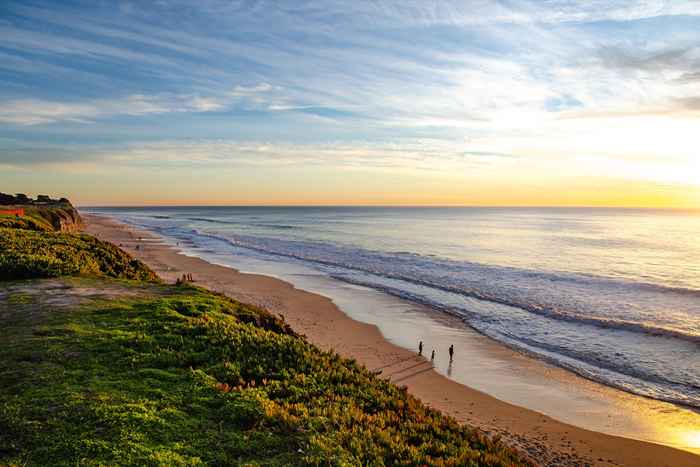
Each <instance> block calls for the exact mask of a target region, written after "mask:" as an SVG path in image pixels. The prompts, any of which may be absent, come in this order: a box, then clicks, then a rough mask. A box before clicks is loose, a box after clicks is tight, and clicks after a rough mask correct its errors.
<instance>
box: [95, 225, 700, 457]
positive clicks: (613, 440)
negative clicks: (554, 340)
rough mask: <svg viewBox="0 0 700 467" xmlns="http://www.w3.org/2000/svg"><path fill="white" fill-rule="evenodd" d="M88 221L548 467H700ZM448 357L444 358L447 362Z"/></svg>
mask: <svg viewBox="0 0 700 467" xmlns="http://www.w3.org/2000/svg"><path fill="white" fill-rule="evenodd" d="M84 217H85V221H86V231H87V232H88V233H91V234H93V235H96V236H97V237H98V238H101V239H103V240H108V241H110V242H112V243H115V244H117V245H120V246H121V247H122V248H124V249H125V250H126V251H128V252H130V253H132V254H134V255H135V256H136V257H137V258H139V259H141V260H142V261H144V262H145V263H146V264H148V265H149V266H151V267H152V268H153V269H154V270H155V271H156V272H157V273H158V274H159V275H160V276H161V277H162V278H163V279H164V280H166V281H168V282H174V281H175V280H176V279H177V278H179V277H180V276H182V274H184V273H188V274H192V276H193V278H194V280H195V283H196V284H198V285H201V286H204V287H207V288H209V289H212V290H215V291H219V292H223V293H225V294H227V295H229V296H231V297H233V298H235V299H237V300H240V301H242V302H245V303H252V304H255V305H259V306H262V307H264V308H266V309H268V310H270V311H271V312H273V313H275V314H280V315H282V316H283V317H284V318H285V320H286V321H287V322H288V323H289V324H290V325H291V326H292V328H293V329H295V330H296V331H297V332H299V333H300V334H303V335H305V336H306V337H307V339H309V341H311V342H312V343H314V344H316V345H317V346H318V347H320V348H322V349H325V350H334V351H336V352H338V353H339V354H341V355H343V356H346V357H350V358H354V359H356V360H357V361H358V362H360V363H362V364H363V365H365V366H366V367H368V368H370V369H373V370H375V371H377V372H381V373H380V375H381V376H383V377H389V378H390V379H391V380H392V381H394V382H395V383H396V384H399V385H405V386H406V387H407V388H408V390H409V391H410V392H411V393H412V394H414V395H415V396H417V397H418V398H420V399H421V400H423V401H424V402H425V403H427V404H429V405H431V406H432V407H435V408H437V409H440V410H441V411H443V412H445V413H447V414H449V415H452V416H454V417H455V418H456V419H457V420H459V421H461V422H464V423H467V424H469V425H472V426H475V427H478V428H480V429H482V430H484V431H485V432H487V433H489V434H490V435H493V436H496V435H498V436H501V437H502V438H503V439H504V440H505V441H506V442H507V443H509V444H511V445H514V446H516V447H519V448H520V449H521V450H523V451H524V452H526V453H528V454H529V455H530V456H531V457H532V458H533V459H534V460H535V461H537V462H540V463H542V464H544V465H630V466H632V465H639V466H643V465H648V466H695V465H699V464H700V457H698V456H697V455H694V454H692V453H689V452H685V451H682V450H679V449H674V448H671V447H668V446H662V445H659V444H655V443H650V442H643V441H638V440H632V439H627V438H622V437H616V436H610V435H606V434H603V433H600V432H596V431H591V430H585V429H581V428H577V427H574V426H573V425H569V424H566V423H562V422H559V421H557V420H555V419H554V418H551V417H549V416H546V415H543V414H541V413H539V412H537V411H533V410H528V409H525V408H522V407H518V406H516V405H513V404H509V403H507V402H503V401H501V400H499V399H496V398H494V397H492V396H490V395H488V394H486V393H484V392H481V391H478V390H475V389H472V388H470V387H468V386H465V385H463V384H459V383H458V382H456V381H454V380H452V379H450V378H448V377H446V376H445V375H444V374H441V372H440V371H436V370H435V369H434V368H433V365H432V364H431V363H430V361H429V359H426V358H424V357H421V356H418V355H417V354H416V352H414V351H411V350H408V349H406V348H405V347H402V346H399V345H395V344H394V343H392V342H390V341H389V340H388V339H387V338H386V336H384V335H383V334H382V333H381V332H380V330H379V328H378V327H377V326H374V325H371V324H367V323H363V322H360V321H357V320H354V319H351V318H350V317H349V316H347V315H346V314H345V313H343V311H341V308H342V307H341V308H339V307H338V306H337V304H336V303H334V302H333V301H332V300H330V299H329V298H327V297H325V296H322V295H319V294H316V293H310V292H307V291H305V290H301V289H299V288H295V287H294V286H292V285H291V284H289V283H288V282H285V281H282V280H279V279H276V278H273V277H269V276H266V275H259V274H244V273H240V272H238V271H236V270H235V269H232V268H231V267H225V266H221V265H216V264H211V263H209V262H207V261H204V260H202V259H200V258H196V257H192V256H186V255H183V254H181V253H180V252H178V250H177V249H176V248H173V247H171V246H168V245H166V244H165V243H163V242H162V241H161V239H160V238H159V237H157V236H156V235H154V234H151V233H149V232H147V231H145V230H139V229H136V228H134V227H131V226H127V225H125V224H121V223H119V222H116V221H114V220H112V219H109V218H106V217H101V216H95V215H85V216H84ZM137 246H138V249H137V248H136V247H137ZM430 350H431V349H430V348H427V349H426V351H425V352H424V353H425V354H428V355H429V352H430ZM492 350H493V351H494V352H496V351H498V350H497V349H496V350H494V349H492ZM440 352H441V353H440V354H439V357H443V355H442V351H440ZM457 358H460V356H459V353H458V357H457ZM524 364H526V363H524ZM533 398H537V394H535V395H533ZM630 410H632V408H630Z"/></svg>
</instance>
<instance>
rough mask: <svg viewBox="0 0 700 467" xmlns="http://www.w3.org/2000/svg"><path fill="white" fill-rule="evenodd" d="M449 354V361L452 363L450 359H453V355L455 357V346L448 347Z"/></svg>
mask: <svg viewBox="0 0 700 467" xmlns="http://www.w3.org/2000/svg"><path fill="white" fill-rule="evenodd" d="M449 352H450V361H452V357H454V355H455V346H454V345H450V349H449Z"/></svg>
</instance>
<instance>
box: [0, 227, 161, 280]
mask: <svg viewBox="0 0 700 467" xmlns="http://www.w3.org/2000/svg"><path fill="white" fill-rule="evenodd" d="M59 276H107V277H115V278H122V279H137V280H146V281H153V280H157V276H156V275H155V273H154V272H153V271H151V270H150V269H149V268H148V267H147V266H146V265H144V264H143V263H142V262H141V261H138V260H136V259H134V258H132V257H131V256H130V255H128V254H127V253H126V252H124V251H123V250H121V249H119V248H117V247H116V246H114V245H112V244H111V243H107V242H103V241H100V240H98V239H96V238H95V237H92V236H90V235H80V234H70V233H59V232H43V231H33V230H22V229H18V228H14V229H8V228H0V280H15V279H29V278H38V277H59Z"/></svg>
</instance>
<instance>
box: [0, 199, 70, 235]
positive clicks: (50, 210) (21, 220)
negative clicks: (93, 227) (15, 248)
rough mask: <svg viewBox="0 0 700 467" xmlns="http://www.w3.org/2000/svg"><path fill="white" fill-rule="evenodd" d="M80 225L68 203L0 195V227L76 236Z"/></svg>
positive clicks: (62, 200) (65, 201) (65, 200)
mask: <svg viewBox="0 0 700 467" xmlns="http://www.w3.org/2000/svg"><path fill="white" fill-rule="evenodd" d="M82 225H83V221H82V219H81V217H80V214H79V213H78V210H77V209H75V207H73V205H72V204H71V202H70V200H68V199H67V198H61V199H58V200H55V199H52V198H50V197H49V196H46V195H39V196H37V198H36V199H32V198H29V197H28V196H26V195H25V194H23V193H18V194H17V195H14V196H13V195H8V194H6V193H0V227H10V228H20V229H28V230H39V231H44V232H50V231H53V232H78V231H79V230H80V229H81V227H82Z"/></svg>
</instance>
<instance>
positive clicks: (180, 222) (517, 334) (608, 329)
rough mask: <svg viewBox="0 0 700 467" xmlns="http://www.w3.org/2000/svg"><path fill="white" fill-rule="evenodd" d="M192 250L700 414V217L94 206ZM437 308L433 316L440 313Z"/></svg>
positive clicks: (592, 211) (580, 212)
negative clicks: (302, 271)
mask: <svg viewBox="0 0 700 467" xmlns="http://www.w3.org/2000/svg"><path fill="white" fill-rule="evenodd" d="M86 211H90V212H96V213H104V214H109V215H111V216H114V217H117V218H119V219H121V220H124V221H126V222H130V223H132V224H136V225H138V226H141V227H146V228H149V229H151V230H154V231H157V232H158V233H160V234H161V235H164V236H166V237H169V238H171V239H174V240H176V241H179V242H182V243H183V244H186V245H188V247H189V248H190V249H191V250H192V251H193V252H195V253H196V252H197V251H198V250H199V251H202V252H204V251H205V252H207V254H208V255H209V256H211V255H212V254H214V255H215V254H216V253H217V252H220V253H224V252H231V251H235V253H236V254H238V255H245V256H250V257H255V258H260V259H266V260H270V259H272V260H275V261H288V262H301V263H303V264H305V265H307V266H311V267H313V268H315V269H317V270H318V271H320V272H322V273H324V274H327V275H329V276H331V277H334V278H336V279H339V280H343V281H346V282H352V283H356V284H362V285H366V286H369V287H373V288H376V289H381V290H383V291H386V292H388V293H390V294H393V295H397V296H400V297H403V298H407V299H409V300H413V301H416V302H420V303H424V304H427V305H430V306H432V307H433V308H435V309H436V310H441V311H443V312H447V313H451V314H453V315H455V316H457V317H459V318H461V320H462V321H463V322H464V323H466V324H467V325H469V326H471V327H472V328H474V329H476V330H477V331H479V332H481V333H482V334H485V335H487V336H489V337H491V338H493V339H495V340H497V341H500V342H502V343H504V344H506V345H508V346H510V347H513V348H516V349H518V350H520V351H522V352H526V353H528V354H531V355H534V356H536V357H538V358H541V359H545V360H547V361H549V362H551V363H554V364H556V365H558V366H561V367H564V368H567V369H570V370H572V371H574V372H576V373H578V374H580V375H582V376H584V377H586V378H589V379H593V380H596V381H599V382H602V383H604V384H607V385H610V386H614V387H617V388H620V389H623V390H626V391H629V392H633V393H636V394H640V395H644V396H648V397H652V398H656V399H661V400H666V401H670V402H674V403H679V404H684V405H688V406H692V407H696V408H700V213H697V212H680V211H652V210H624V209H544V208H542V209H540V208H538V209H535V208H333V207H323V208H305V207H289V208H272V207H187V208H175V207H167V208H166V207H163V208H93V209H86ZM436 312H438V311H436Z"/></svg>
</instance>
